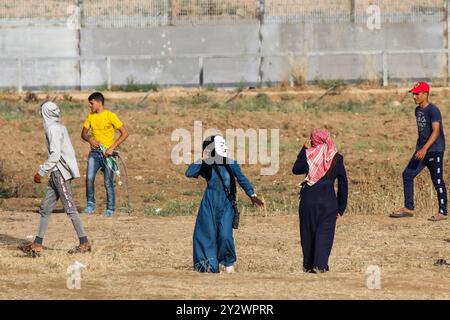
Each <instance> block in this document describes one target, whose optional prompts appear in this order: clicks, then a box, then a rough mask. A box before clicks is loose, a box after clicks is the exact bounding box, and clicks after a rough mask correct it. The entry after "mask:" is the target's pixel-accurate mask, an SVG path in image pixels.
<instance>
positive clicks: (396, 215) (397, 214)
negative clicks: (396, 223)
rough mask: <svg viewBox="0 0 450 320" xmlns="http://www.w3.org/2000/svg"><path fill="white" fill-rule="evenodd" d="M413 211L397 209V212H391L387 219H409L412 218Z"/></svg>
mask: <svg viewBox="0 0 450 320" xmlns="http://www.w3.org/2000/svg"><path fill="white" fill-rule="evenodd" d="M413 212H414V210H409V209H406V208H401V209H398V210H397V211H394V212H392V213H391V214H390V215H389V217H390V218H410V217H414V213H413Z"/></svg>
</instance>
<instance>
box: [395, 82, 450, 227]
mask: <svg viewBox="0 0 450 320" xmlns="http://www.w3.org/2000/svg"><path fill="white" fill-rule="evenodd" d="M409 92H411V93H412V94H413V99H414V102H415V103H416V105H417V107H416V111H415V115H416V120H417V129H418V133H419V138H418V139H417V145H416V151H415V153H414V155H413V157H412V159H411V160H410V161H409V163H408V165H407V167H406V169H405V170H404V171H403V191H404V195H405V207H404V208H401V209H398V210H397V211H395V212H393V213H392V214H391V215H390V217H392V218H403V217H412V216H414V213H415V211H414V178H415V177H416V176H417V175H418V174H419V173H420V172H421V171H422V170H423V169H424V168H425V167H427V168H428V170H429V171H430V175H431V180H432V181H433V185H434V188H435V189H436V192H437V196H438V201H439V213H437V214H435V215H433V216H431V218H430V219H428V220H430V221H440V220H445V219H447V189H446V187H445V182H444V178H443V164H444V151H445V136H444V129H443V126H442V116H441V112H440V111H439V108H438V107H437V106H436V105H434V104H432V103H430V102H429V95H430V86H429V85H428V83H426V82H419V83H417V84H416V85H415V86H414V88H412V89H411V90H410V91H409Z"/></svg>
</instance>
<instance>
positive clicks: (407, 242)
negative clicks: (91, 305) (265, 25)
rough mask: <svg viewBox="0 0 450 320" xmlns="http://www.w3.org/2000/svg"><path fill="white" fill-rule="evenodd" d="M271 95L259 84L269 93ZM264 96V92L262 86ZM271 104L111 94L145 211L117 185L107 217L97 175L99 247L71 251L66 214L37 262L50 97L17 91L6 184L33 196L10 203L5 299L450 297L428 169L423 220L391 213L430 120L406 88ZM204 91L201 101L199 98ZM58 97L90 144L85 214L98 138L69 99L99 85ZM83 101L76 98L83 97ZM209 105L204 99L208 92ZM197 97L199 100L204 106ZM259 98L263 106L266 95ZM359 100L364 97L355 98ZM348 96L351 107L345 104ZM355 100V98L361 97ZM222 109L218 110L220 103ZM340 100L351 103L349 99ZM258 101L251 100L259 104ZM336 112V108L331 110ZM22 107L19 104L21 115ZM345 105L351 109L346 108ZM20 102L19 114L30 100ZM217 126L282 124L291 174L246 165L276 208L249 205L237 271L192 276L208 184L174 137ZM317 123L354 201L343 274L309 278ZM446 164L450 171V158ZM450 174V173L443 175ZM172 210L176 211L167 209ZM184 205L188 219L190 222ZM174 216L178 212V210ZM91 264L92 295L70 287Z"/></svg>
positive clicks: (0, 235)
mask: <svg viewBox="0 0 450 320" xmlns="http://www.w3.org/2000/svg"><path fill="white" fill-rule="evenodd" d="M256 91H258V90H256ZM260 91H261V90H260ZM264 92H265V93H266V94H267V95H268V96H270V99H271V102H270V104H269V106H265V105H256V106H257V108H255V109H252V108H250V107H251V106H252V105H253V106H255V101H258V100H257V97H255V96H256V94H257V92H252V91H251V90H245V91H244V92H243V97H238V98H236V104H235V105H233V103H230V104H227V103H226V102H225V101H226V100H227V99H230V97H232V96H233V95H235V94H236V92H235V91H225V90H223V91H222V90H219V91H217V92H214V91H213V92H211V91H207V90H206V91H199V90H197V89H190V90H185V89H179V88H173V89H170V90H163V91H161V92H157V93H152V94H151V95H150V96H148V97H147V99H146V100H145V101H144V102H143V106H142V107H140V108H138V107H136V105H137V103H138V102H139V101H140V100H142V98H143V97H144V96H145V93H139V94H136V93H120V92H117V93H115V92H108V93H107V99H108V103H110V105H112V106H113V107H114V109H113V110H114V111H115V112H116V113H117V114H118V115H119V116H120V118H121V119H122V120H123V121H124V123H125V124H126V125H127V127H128V129H129V131H130V133H131V134H130V137H129V138H128V140H127V141H126V143H124V145H123V146H121V148H120V149H121V154H122V156H123V157H124V160H125V162H126V164H127V168H128V175H129V182H130V192H131V200H132V204H133V208H134V211H133V212H132V213H131V215H128V214H127V213H126V212H125V211H124V210H123V203H124V201H125V200H126V199H125V193H124V189H123V186H122V187H118V188H117V193H116V194H117V201H116V204H117V207H118V212H117V216H115V217H113V218H108V219H107V218H105V217H102V216H101V211H102V209H103V206H104V191H103V186H102V184H103V181H102V180H103V179H102V177H101V174H100V175H99V176H98V177H99V178H98V179H97V180H96V188H97V193H96V197H97V204H98V211H97V212H96V214H95V215H93V216H85V215H83V216H82V219H83V221H84V223H85V224H86V230H87V232H88V234H89V237H90V239H92V241H93V244H94V249H93V252H92V253H90V254H86V255H76V256H70V255H68V254H67V250H69V249H70V248H72V247H73V246H75V245H76V244H77V239H76V236H75V233H74V231H73V229H72V226H71V223H70V221H69V219H68V218H67V217H66V216H65V214H61V213H59V214H58V213H56V214H55V215H54V217H53V218H52V221H51V224H50V228H49V230H48V232H47V234H46V238H45V246H46V247H47V250H45V251H44V253H43V255H42V256H41V257H40V258H35V259H33V258H29V257H25V256H24V255H23V254H22V253H21V252H20V251H18V250H17V248H16V247H17V246H18V245H19V244H21V243H23V242H25V241H29V240H32V238H33V236H34V235H35V232H36V227H37V223H38V218H39V216H38V214H37V212H36V211H37V209H38V207H39V202H40V201H41V198H42V196H43V192H44V188H45V183H46V179H44V184H42V185H39V186H38V185H35V184H33V183H32V177H33V175H34V173H35V171H36V169H37V168H38V164H40V163H41V162H42V161H44V160H45V158H46V149H45V145H44V133H43V129H42V123H41V120H40V119H39V116H38V114H37V112H36V110H37V107H38V105H39V103H38V102H31V103H29V104H25V105H22V107H23V111H20V110H19V111H20V112H19V111H15V110H14V108H16V107H17V106H20V103H21V102H20V101H19V98H18V97H17V96H12V95H4V96H2V97H0V102H1V103H4V104H8V106H9V107H8V106H5V105H3V107H2V108H1V110H0V111H1V112H2V114H1V117H0V124H1V126H0V134H1V135H2V137H4V141H6V143H4V144H2V152H1V153H0V161H1V163H2V165H3V173H4V174H5V175H6V177H7V180H6V182H7V183H18V184H19V185H20V186H21V188H22V189H21V198H11V199H0V298H2V299H450V267H449V266H446V265H442V266H435V265H434V262H435V261H436V260H437V259H446V260H447V261H448V262H450V243H449V242H446V241H445V239H448V238H450V228H449V226H450V225H449V223H450V221H445V222H441V223H432V222H428V221H427V217H429V216H430V215H431V214H433V213H435V212H436V209H437V208H436V198H435V192H434V190H433V188H432V185H431V183H430V180H429V174H428V173H424V174H422V175H421V176H420V177H418V178H417V179H416V188H417V189H416V191H417V192H416V206H417V209H418V215H417V216H416V217H415V218H412V219H406V220H402V219H400V220H392V219H389V218H388V217H387V214H388V213H389V212H390V210H393V209H395V208H397V207H399V206H400V205H402V201H403V200H402V198H403V196H402V187H401V172H402V170H403V167H404V166H405V165H406V163H407V161H408V160H409V158H410V157H411V154H412V150H413V147H414V143H415V139H416V135H417V128H416V127H415V125H416V124H415V119H414V116H413V110H414V109H413V108H414V106H413V105H412V104H411V98H410V97H409V96H408V95H407V94H406V93H407V88H391V89H389V90H384V89H372V90H365V89H364V88H352V87H350V88H347V89H346V90H345V91H344V92H342V93H340V94H336V95H330V96H327V97H324V98H323V99H322V100H320V103H319V105H318V106H316V107H314V108H312V109H305V108H304V107H302V106H303V104H304V102H305V101H306V100H308V101H313V100H315V99H318V98H319V97H320V96H321V95H323V93H324V92H325V91H324V90H315V89H314V90H305V91H295V90H293V91H282V92H278V93H277V92H276V91H275V89H274V90H273V91H272V90H264ZM433 93H434V95H433V101H434V102H435V103H437V104H438V105H439V106H440V108H441V110H442V113H443V116H444V129H445V132H450V121H448V119H447V115H448V114H449V112H450V91H449V90H444V89H435V90H433ZM198 94H200V95H198ZM47 95H50V96H51V97H53V96H55V95H57V96H58V98H57V102H58V103H61V104H64V103H65V107H64V108H63V123H64V124H65V125H66V126H67V128H68V130H69V133H70V135H71V139H72V143H73V145H74V148H75V150H76V152H77V157H78V163H79V166H80V171H81V173H82V178H81V179H77V180H76V181H75V182H74V185H73V187H74V193H75V199H76V202H77V204H78V206H79V207H80V209H82V208H83V205H84V202H85V196H84V172H85V168H86V157H87V153H88V146H87V144H86V143H84V142H82V141H81V139H80V136H79V135H80V131H81V126H82V123H83V121H84V119H85V116H86V113H87V110H88V109H87V106H85V102H83V103H82V105H81V106H76V105H75V106H72V105H70V104H69V103H68V102H67V100H66V99H73V100H78V99H80V100H85V99H86V97H87V95H88V93H87V92H82V93H78V94H77V93H69V94H67V96H66V98H64V95H63V94H61V93H60V94H56V93H41V94H39V98H40V99H41V101H42V99H44V98H46V96H47ZM70 97H71V98H70ZM199 97H200V98H202V99H205V100H204V102H201V103H199V102H198V98H199ZM196 99H197V100H196ZM255 99H256V100H255ZM352 101H353V102H352ZM339 103H341V104H339ZM355 103H356V104H355ZM215 104H217V105H218V107H213V106H214V105H215ZM337 104H338V105H337ZM249 106H250V107H249ZM327 107H330V108H334V109H331V110H333V111H326V110H325V109H326V108H327ZM10 108H13V109H12V110H11V109H10ZM339 108H342V110H339ZM18 109H20V108H18ZM196 120H201V121H203V123H204V127H205V128H220V129H221V130H223V129H225V128H244V129H247V128H279V129H280V168H279V172H278V173H277V174H276V175H274V176H260V174H259V169H260V167H261V166H260V165H255V166H253V165H243V166H242V169H243V172H244V173H245V174H246V175H247V176H248V177H249V179H250V180H251V182H252V184H253V185H254V187H255V189H256V191H257V193H258V194H260V195H262V196H263V197H264V198H265V200H266V203H267V205H268V209H267V211H266V212H258V210H251V209H250V208H248V203H249V201H248V200H247V199H245V197H244V196H243V194H242V192H241V191H239V192H240V197H241V198H240V205H241V206H244V207H245V210H244V213H243V218H242V226H241V228H240V229H239V230H238V231H237V232H236V233H235V240H236V247H237V255H238V262H237V273H236V274H232V275H229V274H224V273H221V274H218V275H212V274H198V273H195V272H193V271H192V233H193V228H194V223H195V212H196V210H197V207H198V203H199V202H200V199H201V196H202V192H203V189H204V181H201V180H200V179H199V180H198V181H197V180H195V179H187V178H186V177H185V176H184V171H185V170H186V165H174V164H173V163H172V162H171V159H170V154H171V150H172V148H173V146H174V144H175V143H174V142H173V141H171V139H170V136H171V133H172V132H173V130H175V129H177V128H187V129H188V130H192V125H193V123H194V121H196ZM312 126H324V127H325V128H327V129H328V130H330V131H332V133H333V138H334V139H335V142H336V144H337V145H338V148H339V150H340V152H342V153H343V154H344V156H345V162H346V167H347V173H348V176H349V191H350V193H349V205H348V210H347V213H346V216H345V217H344V218H343V219H342V220H341V221H339V222H338V227H337V231H336V239H335V245H334V248H333V251H332V256H331V258H330V267H331V272H329V273H327V274H322V275H314V274H305V273H303V272H302V268H301V265H302V255H301V250H300V245H299V231H298V216H297V213H296V212H297V205H298V194H297V193H298V184H299V182H300V181H301V180H302V177H298V176H294V175H292V173H291V167H292V163H293V161H294V160H295V158H296V155H297V152H298V150H299V146H301V144H302V143H303V142H304V140H305V138H306V137H307V136H308V135H309V132H310V130H311V129H312ZM449 159H450V158H449V157H446V158H444V160H445V168H448V166H449V165H450V161H449ZM444 175H445V179H446V181H447V183H448V181H450V170H447V169H445V170H444ZM155 208H163V209H164V211H165V214H164V215H165V216H158V215H156V214H155ZM182 212H189V214H188V215H185V216H180V214H181V213H182ZM173 215H175V216H173ZM75 261H79V262H80V263H82V264H84V265H85V266H86V267H85V268H84V269H82V270H81V289H79V290H70V289H68V288H67V268H68V267H69V266H71V265H72V264H74V263H75ZM372 265H374V266H378V267H379V268H381V289H379V290H370V289H368V288H367V278H368V276H369V275H368V274H366V272H367V268H368V267H369V266H372Z"/></svg>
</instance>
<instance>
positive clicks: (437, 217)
mask: <svg viewBox="0 0 450 320" xmlns="http://www.w3.org/2000/svg"><path fill="white" fill-rule="evenodd" d="M441 220H447V216H444V215H443V214H439V215H437V216H431V217H430V218H429V219H428V221H433V222H436V221H441Z"/></svg>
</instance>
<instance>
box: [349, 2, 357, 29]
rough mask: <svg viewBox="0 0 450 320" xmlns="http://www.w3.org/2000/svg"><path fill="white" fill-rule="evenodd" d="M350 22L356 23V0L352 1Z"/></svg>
mask: <svg viewBox="0 0 450 320" xmlns="http://www.w3.org/2000/svg"><path fill="white" fill-rule="evenodd" d="M350 22H351V23H355V22H356V0H350Z"/></svg>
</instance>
